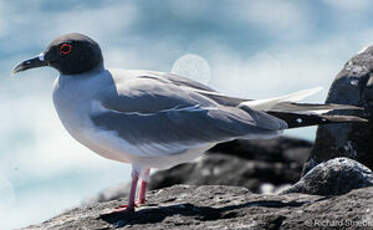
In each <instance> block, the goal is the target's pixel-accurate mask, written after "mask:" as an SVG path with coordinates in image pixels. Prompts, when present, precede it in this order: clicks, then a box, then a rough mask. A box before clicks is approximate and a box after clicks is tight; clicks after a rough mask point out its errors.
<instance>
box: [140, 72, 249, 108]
mask: <svg viewBox="0 0 373 230" xmlns="http://www.w3.org/2000/svg"><path fill="white" fill-rule="evenodd" d="M140 77H141V78H151V79H154V80H157V81H164V82H167V81H169V82H171V83H172V84H174V85H177V86H180V87H183V88H187V89H188V90H192V91H194V92H198V93H199V94H202V95H204V96H205V97H208V98H210V99H211V100H213V101H215V102H216V103H218V104H221V105H225V106H238V105H239V104H241V103H242V102H245V101H252V99H245V98H239V97H231V96H226V95H223V94H222V93H219V92H217V91H216V90H214V89H212V88H211V87H209V86H206V85H204V84H202V83H200V82H197V81H193V80H191V79H189V78H186V77H183V76H180V75H177V74H174V73H162V72H148V73H147V74H146V75H144V76H140Z"/></svg>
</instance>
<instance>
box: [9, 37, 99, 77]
mask: <svg viewBox="0 0 373 230" xmlns="http://www.w3.org/2000/svg"><path fill="white" fill-rule="evenodd" d="M41 66H51V67H53V68H55V69H57V70H58V71H59V72H60V73H61V74H79V73H84V72H88V71H91V70H93V69H95V68H98V67H101V66H103V57H102V53H101V49H100V46H99V45H98V44H97V43H96V42H95V41H94V40H93V39H91V38H89V37H87V36H85V35H83V34H78V33H71V34H65V35H62V36H60V37H58V38H56V39H55V40H54V41H52V43H50V44H49V46H48V47H47V48H46V50H45V51H44V52H42V53H41V54H40V55H39V56H37V57H34V58H31V59H28V60H26V61H24V62H22V63H20V64H19V65H17V66H16V67H15V68H14V69H13V72H14V73H17V72H21V71H24V70H27V69H31V68H36V67H41Z"/></svg>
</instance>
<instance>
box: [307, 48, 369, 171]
mask: <svg viewBox="0 0 373 230" xmlns="http://www.w3.org/2000/svg"><path fill="white" fill-rule="evenodd" d="M326 103H336V104H350V105H355V106H359V107H363V108H365V110H366V111H365V112H364V113H366V114H365V116H366V117H369V118H370V120H371V121H373V120H372V119H371V118H372V114H373V113H372V111H373V106H372V105H373V46H369V47H367V48H366V49H364V50H362V51H361V52H360V53H358V54H357V55H355V56H354V57H352V58H351V59H350V60H349V61H348V62H347V63H346V64H345V65H344V67H343V69H342V70H341V71H340V72H339V73H338V75H337V76H336V78H335V80H334V82H333V84H332V86H331V87H330V89H329V94H328V97H327V99H326ZM364 113H363V114H364ZM339 114H347V113H339ZM350 114H351V113H350ZM354 114H362V112H361V111H355V113H354ZM371 140H373V123H372V122H369V123H349V124H336V125H334V124H333V125H323V126H320V127H319V128H318V130H317V135H316V141H315V146H314V149H313V151H312V156H311V158H310V160H309V161H308V162H307V164H306V165H305V167H304V173H306V172H308V171H309V170H310V169H312V168H313V167H314V166H315V165H317V164H319V163H321V162H323V161H327V160H329V159H332V158H335V157H348V158H351V159H354V160H356V161H359V162H360V163H362V164H364V165H366V166H367V167H368V168H370V169H373V142H372V141H371Z"/></svg>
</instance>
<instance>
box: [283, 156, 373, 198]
mask: <svg viewBox="0 0 373 230" xmlns="http://www.w3.org/2000/svg"><path fill="white" fill-rule="evenodd" d="M368 186H373V172H372V171H371V170H370V169H368V168H367V167H365V166H364V165H362V164H360V163H359V162H357V161H354V160H351V159H348V158H344V157H340V158H334V159H332V160H329V161H326V162H323V163H321V164H319V165H317V166H315V167H314V168H313V169H312V170H310V171H309V172H308V173H307V174H306V175H304V176H303V177H302V178H301V179H300V180H299V181H298V182H297V183H296V184H294V185H293V186H291V187H290V188H287V189H285V190H283V191H282V192H281V194H287V193H305V194H314V195H324V196H330V195H341V194H345V193H347V192H350V191H351V190H353V189H356V188H364V187H368Z"/></svg>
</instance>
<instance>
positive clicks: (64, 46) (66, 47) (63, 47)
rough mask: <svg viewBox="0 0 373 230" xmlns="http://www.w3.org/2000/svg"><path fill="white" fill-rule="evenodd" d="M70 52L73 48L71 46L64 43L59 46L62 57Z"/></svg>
mask: <svg viewBox="0 0 373 230" xmlns="http://www.w3.org/2000/svg"><path fill="white" fill-rule="evenodd" d="M72 50H73V46H72V45H71V44H68V43H64V44H62V45H61V46H60V54H62V55H67V54H69V53H71V51H72Z"/></svg>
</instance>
